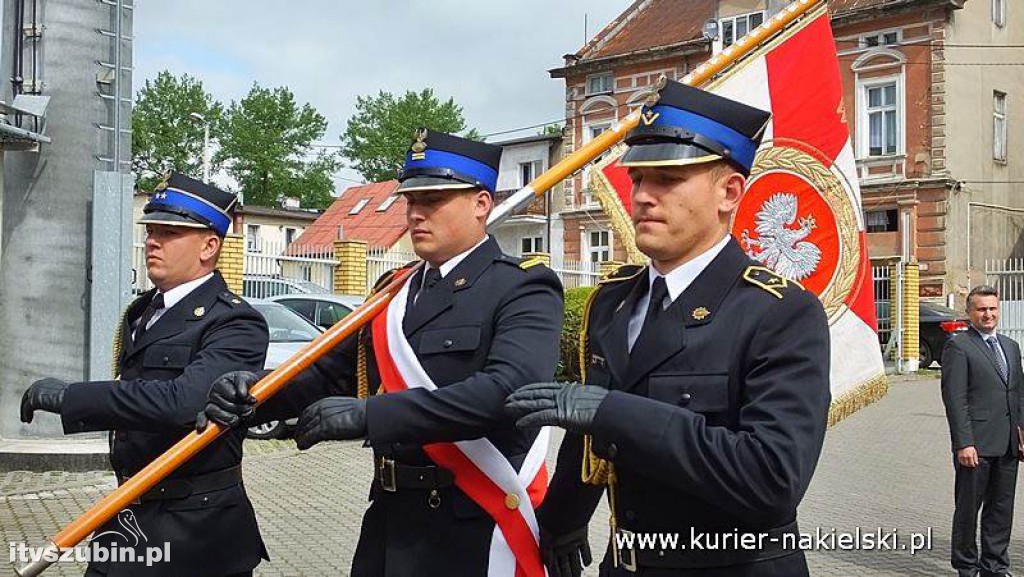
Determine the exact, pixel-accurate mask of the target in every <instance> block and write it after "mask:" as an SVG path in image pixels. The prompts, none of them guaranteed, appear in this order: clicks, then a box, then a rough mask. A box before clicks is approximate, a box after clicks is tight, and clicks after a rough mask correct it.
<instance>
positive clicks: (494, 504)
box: [372, 283, 550, 577]
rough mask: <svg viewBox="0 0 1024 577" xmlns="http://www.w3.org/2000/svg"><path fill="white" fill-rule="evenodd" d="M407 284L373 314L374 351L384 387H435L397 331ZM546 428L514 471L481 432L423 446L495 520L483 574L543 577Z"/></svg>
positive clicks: (387, 388) (456, 482) (392, 389)
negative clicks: (539, 520) (539, 518)
mask: <svg viewBox="0 0 1024 577" xmlns="http://www.w3.org/2000/svg"><path fill="white" fill-rule="evenodd" d="M408 298H409V283H405V285H403V286H402V288H401V290H399V292H398V294H397V295H395V298H393V299H392V300H391V303H390V304H389V305H388V309H387V311H386V312H385V313H384V314H381V315H377V317H376V318H374V319H373V325H372V335H373V351H374V356H375V357H376V359H377V367H378V369H379V370H380V378H381V383H382V385H383V387H384V390H385V392H388V393H390V392H395V391H402V390H406V389H412V388H417V387H420V388H424V389H427V390H429V391H433V390H435V389H437V385H435V384H434V382H433V381H432V380H431V379H430V375H428V374H427V372H426V370H424V369H423V366H422V365H421V364H420V361H419V359H418V358H416V353H415V352H414V351H413V350H412V346H410V344H409V341H408V340H407V339H406V338H405V333H404V332H403V331H402V318H403V317H404V316H405V303H406V300H407V299H408ZM549 440H550V430H549V428H548V427H544V428H542V429H541V431H540V433H538V434H537V438H536V439H535V440H534V443H533V445H532V446H531V447H530V450H529V452H528V453H527V455H526V458H525V459H524V460H523V465H522V466H521V467H520V468H519V471H518V472H517V471H516V470H515V469H514V468H513V467H512V464H511V463H509V461H508V459H506V458H505V456H504V455H503V454H502V453H501V451H499V450H498V449H497V447H495V446H494V445H493V444H492V443H491V442H490V441H489V440H488V439H487V438H486V437H483V438H480V439H473V440H470V441H457V442H454V443H448V442H445V443H431V444H429V445H424V446H423V450H424V451H425V452H426V453H427V456H429V457H430V459H431V460H432V461H433V462H434V463H435V464H437V465H438V466H439V467H444V468H445V469H448V470H449V471H451V472H452V473H453V475H454V476H455V485H456V486H457V487H458V488H459V489H461V490H462V492H463V493H465V494H466V495H467V496H468V497H469V498H470V499H472V500H473V502H475V503H476V504H477V505H480V507H481V508H483V509H484V510H485V511H487V514H488V515H490V517H491V518H492V519H494V523H495V524H494V531H493V533H492V534H491V548H490V553H489V557H488V566H487V576H488V577H544V575H545V571H544V566H543V564H542V562H541V557H540V547H539V536H540V533H539V528H538V525H537V517H536V515H535V513H534V510H535V509H536V508H537V507H539V506H540V503H541V501H543V500H544V495H545V493H547V482H548V475H547V470H546V468H545V465H544V458H545V457H546V456H547V452H548V442H549Z"/></svg>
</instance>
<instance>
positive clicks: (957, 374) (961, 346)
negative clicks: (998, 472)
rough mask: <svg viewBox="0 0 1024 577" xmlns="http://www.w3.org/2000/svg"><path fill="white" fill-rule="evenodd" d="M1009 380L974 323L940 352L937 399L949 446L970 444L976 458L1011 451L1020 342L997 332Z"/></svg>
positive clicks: (1020, 376)
mask: <svg viewBox="0 0 1024 577" xmlns="http://www.w3.org/2000/svg"><path fill="white" fill-rule="evenodd" d="M999 346H1001V347H1002V349H1003V353H1004V354H1005V355H1006V361H1007V364H1008V369H1009V371H1008V373H1009V379H1008V380H1003V378H1002V375H1000V373H999V370H998V369H997V368H996V362H997V361H996V357H995V353H994V352H993V351H992V349H991V348H989V346H988V344H986V343H985V341H984V340H983V339H982V337H981V334H980V333H978V331H976V330H974V328H970V329H968V330H967V331H966V332H963V333H960V334H958V335H956V336H954V337H953V338H952V339H950V340H949V341H948V342H947V343H946V347H945V348H944V349H943V351H942V402H943V404H945V406H946V420H947V421H948V422H949V434H950V439H951V441H952V446H953V450H954V451H957V450H960V449H963V448H964V447H969V446H974V447H975V448H976V449H977V451H978V455H979V456H981V457H998V456H1001V455H1005V454H1006V452H1007V450H1011V449H1012V450H1013V451H1016V446H1017V440H1016V436H1015V435H1016V433H1015V431H1014V428H1015V427H1014V425H1015V424H1016V423H1019V422H1020V421H1021V415H1022V410H1021V402H1022V401H1024V396H1022V395H1021V387H1022V386H1024V373H1022V372H1021V361H1020V346H1019V345H1018V344H1017V343H1016V341H1014V340H1013V339H1011V338H1009V337H1007V336H1004V335H999Z"/></svg>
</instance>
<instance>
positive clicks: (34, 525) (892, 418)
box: [0, 378, 1024, 577]
mask: <svg viewBox="0 0 1024 577" xmlns="http://www.w3.org/2000/svg"><path fill="white" fill-rule="evenodd" d="M370 476H371V463H370V456H369V450H368V449H364V448H362V447H361V446H360V444H359V443H327V444H323V445H321V446H318V447H315V448H314V449H312V450H310V451H306V452H303V453H300V452H298V451H296V450H295V449H294V447H293V446H292V445H291V444H290V443H288V442H281V441H279V442H273V441H271V442H247V444H246V461H245V482H246V486H247V488H248V490H249V494H250V496H251V497H252V500H253V503H254V505H255V507H256V511H257V515H258V517H259V521H260V526H261V528H262V531H263V535H264V538H265V540H266V542H267V547H268V548H269V550H270V554H271V557H272V560H271V561H270V562H265V563H263V564H262V565H261V566H260V567H259V568H258V569H257V571H256V575H258V576H260V577H271V576H273V577H284V576H297V577H298V576H303V577H304V576H312V575H348V568H349V565H350V563H351V558H352V553H353V550H354V547H355V543H356V539H357V537H358V533H359V525H360V519H361V517H362V513H363V511H364V509H365V507H366V495H367V488H368V483H369V478H370ZM113 486H114V480H113V477H112V476H111V475H110V473H109V472H102V471H97V472H92V473H65V472H49V473H27V472H12V473H0V544H2V542H25V543H27V544H29V545H38V544H39V543H40V542H41V541H42V539H43V537H44V536H46V535H51V534H53V533H55V532H56V531H57V530H58V529H59V528H60V527H61V526H63V524H65V523H67V522H69V521H70V520H71V519H72V518H73V517H74V516H75V515H77V514H78V513H80V512H81V511H83V510H85V509H86V508H87V507H88V506H89V505H91V504H92V503H94V502H95V501H96V500H97V499H98V498H100V497H101V496H102V495H104V494H106V493H107V492H109V491H110V490H111V489H112V488H113ZM952 488H953V468H952V463H951V457H950V453H949V434H948V431H947V429H946V424H945V418H944V416H943V412H942V403H941V400H940V398H939V390H938V380H937V379H934V378H926V379H916V380H915V379H911V380H902V381H898V382H894V383H893V384H892V387H891V390H890V393H889V395H888V396H887V397H886V398H885V399H883V400H882V401H880V402H878V403H876V404H875V405H872V406H870V407H868V408H866V409H863V410H861V411H860V412H858V413H857V414H855V415H853V416H852V417H850V418H848V419H847V420H846V421H844V422H842V423H839V424H838V425H837V426H836V427H834V428H833V429H831V430H830V431H829V433H828V435H827V438H826V442H825V450H824V452H823V454H822V458H821V461H820V463H819V465H818V469H817V472H816V474H815V477H814V481H813V482H812V484H811V487H810V489H809V491H808V493H807V496H806V498H805V499H804V502H803V505H802V506H801V509H800V526H801V530H803V531H805V532H814V531H815V528H817V527H820V528H822V530H823V531H826V532H828V531H831V530H832V529H833V528H834V529H835V530H837V531H844V532H852V531H854V530H855V529H856V528H858V527H859V528H861V529H862V530H864V531H869V530H875V529H877V528H879V527H881V528H883V529H884V530H892V529H893V528H895V529H896V530H897V533H898V534H899V535H900V537H901V539H906V538H909V535H910V533H911V532H926V531H928V530H929V528H930V529H931V535H932V542H931V545H932V546H931V549H930V550H927V551H921V552H918V553H917V554H916V555H911V554H910V553H909V552H908V551H820V550H819V551H810V552H808V554H807V557H808V562H809V564H810V567H811V574H812V575H815V576H819V575H820V576H844V577H846V576H857V575H872V576H874V575H878V576H894V575H928V576H934V575H953V574H954V573H953V571H952V570H951V569H950V568H949V564H948V560H947V559H948V551H949V533H950V531H949V525H950V519H951V516H952V507H953V495H952ZM1022 510H1024V507H1018V508H1017V510H1016V513H1015V519H1014V523H1015V525H1016V527H1017V531H1015V535H1016V536H1015V537H1014V539H1013V540H1012V541H1011V545H1010V553H1011V569H1017V570H1019V571H1024V512H1022ZM607 518H608V515H607V509H606V508H605V507H604V505H602V508H601V509H600V510H599V511H598V512H597V514H595V516H594V521H593V523H592V524H591V541H592V548H593V550H594V552H595V556H599V552H600V551H603V550H604V544H605V543H606V542H607V537H608V531H607ZM903 542H906V541H903ZM2 563H3V564H2V565H0V574H3V573H7V574H13V572H11V571H9V567H10V564H9V563H7V560H6V559H3V562H2ZM82 571H83V567H82V566H80V565H76V564H67V563H59V564H57V566H55V567H53V568H51V569H50V570H49V571H47V572H46V575H68V576H70V575H81V574H82ZM596 573H597V571H596V563H595V565H593V566H591V567H590V568H589V569H588V571H587V572H586V575H596Z"/></svg>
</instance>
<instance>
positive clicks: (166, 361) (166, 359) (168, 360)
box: [164, 357, 171, 365]
mask: <svg viewBox="0 0 1024 577" xmlns="http://www.w3.org/2000/svg"><path fill="white" fill-rule="evenodd" d="M169 362H171V357H164V364H165V365H166V364H167V363H169Z"/></svg>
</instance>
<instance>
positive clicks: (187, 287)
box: [163, 272, 213, 309]
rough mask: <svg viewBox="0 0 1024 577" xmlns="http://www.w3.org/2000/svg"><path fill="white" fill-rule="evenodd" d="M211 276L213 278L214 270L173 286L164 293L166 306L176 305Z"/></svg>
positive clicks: (167, 307) (166, 307)
mask: <svg viewBox="0 0 1024 577" xmlns="http://www.w3.org/2000/svg"><path fill="white" fill-rule="evenodd" d="M211 278H213V273H212V272H211V273H210V274H208V275H206V276H204V277H200V278H197V279H195V280H190V281H188V282H187V283H182V284H180V285H178V286H176V287H174V288H172V289H171V290H169V291H167V292H165V293H163V295H164V308H165V309H169V308H171V307H173V306H174V305H176V304H178V303H179V302H181V299H183V298H185V297H187V296H188V295H189V294H190V293H191V292H192V291H194V290H196V289H197V288H199V287H200V286H201V285H202V284H203V283H205V282H206V281H208V280H210V279H211Z"/></svg>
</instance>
